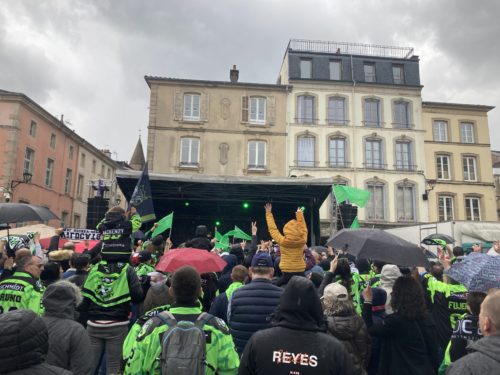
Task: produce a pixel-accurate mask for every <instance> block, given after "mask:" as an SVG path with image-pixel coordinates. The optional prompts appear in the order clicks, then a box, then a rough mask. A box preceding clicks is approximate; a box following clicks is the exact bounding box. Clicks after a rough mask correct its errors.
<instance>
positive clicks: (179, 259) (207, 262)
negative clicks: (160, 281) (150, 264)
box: [156, 247, 227, 273]
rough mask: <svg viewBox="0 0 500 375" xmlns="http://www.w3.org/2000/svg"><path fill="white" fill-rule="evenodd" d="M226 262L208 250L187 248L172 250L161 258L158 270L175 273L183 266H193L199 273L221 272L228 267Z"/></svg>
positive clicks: (157, 266)
mask: <svg viewBox="0 0 500 375" xmlns="http://www.w3.org/2000/svg"><path fill="white" fill-rule="evenodd" d="M226 264H227V263H226V261H225V260H224V259H222V258H221V257H220V256H218V255H217V254H213V253H210V252H208V251H206V250H200V249H193V248H190V247H188V248H185V249H172V250H170V251H169V252H167V253H166V254H165V255H163V256H162V257H161V258H160V262H159V263H158V264H157V265H156V270H157V271H161V272H175V271H176V270H177V269H179V268H181V267H182V266H191V267H194V268H196V269H197V270H198V272H199V273H207V272H219V271H222V270H223V269H224V267H225V266H226Z"/></svg>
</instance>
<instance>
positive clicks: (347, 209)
mask: <svg viewBox="0 0 500 375" xmlns="http://www.w3.org/2000/svg"><path fill="white" fill-rule="evenodd" d="M356 216H358V207H357V206H353V205H352V204H346V203H341V204H339V210H338V211H337V230H341V229H344V228H350V227H351V224H352V222H353V221H354V219H355V218H356ZM342 224H343V225H342Z"/></svg>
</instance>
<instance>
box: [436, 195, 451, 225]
mask: <svg viewBox="0 0 500 375" xmlns="http://www.w3.org/2000/svg"><path fill="white" fill-rule="evenodd" d="M453 217H454V213H453V197H452V196H449V195H440V196H439V197H438V218H439V221H450V220H453Z"/></svg>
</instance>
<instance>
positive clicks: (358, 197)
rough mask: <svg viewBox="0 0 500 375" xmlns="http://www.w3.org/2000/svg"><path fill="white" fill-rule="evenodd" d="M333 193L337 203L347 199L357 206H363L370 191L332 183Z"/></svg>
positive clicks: (368, 197)
mask: <svg viewBox="0 0 500 375" xmlns="http://www.w3.org/2000/svg"><path fill="white" fill-rule="evenodd" d="M333 193H334V194H335V199H336V200H337V204H339V203H342V202H344V201H346V200H348V201H349V202H351V203H353V204H355V205H357V206H359V207H364V206H365V205H366V202H368V200H369V199H370V196H371V193H370V191H368V190H363V189H357V188H353V187H351V186H344V185H334V186H333Z"/></svg>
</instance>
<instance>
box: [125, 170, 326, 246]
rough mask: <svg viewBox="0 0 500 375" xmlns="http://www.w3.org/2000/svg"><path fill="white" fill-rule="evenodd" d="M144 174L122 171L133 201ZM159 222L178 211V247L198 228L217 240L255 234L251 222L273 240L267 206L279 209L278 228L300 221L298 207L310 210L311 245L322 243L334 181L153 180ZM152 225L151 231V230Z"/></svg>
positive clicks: (173, 177)
mask: <svg viewBox="0 0 500 375" xmlns="http://www.w3.org/2000/svg"><path fill="white" fill-rule="evenodd" d="M140 175H141V172H140V171H131V170H118V171H117V181H118V185H119V186H120V189H121V190H122V192H123V194H124V195H125V197H126V198H127V200H129V199H130V197H131V195H132V193H133V191H134V188H135V185H136V184H137V181H138V179H139V177H140ZM149 178H150V182H151V192H152V195H153V202H154V208H155V213H156V217H157V220H159V219H161V218H162V217H163V216H165V215H168V214H169V213H170V212H172V211H174V221H173V229H172V235H171V238H172V241H173V243H174V245H178V244H179V243H181V242H184V241H185V240H186V239H188V238H191V237H192V236H193V234H194V230H195V227H196V226H197V225H201V224H203V225H206V226H207V227H208V229H209V231H210V232H211V233H212V234H213V232H214V228H215V227H217V228H218V230H219V232H221V233H225V232H227V231H228V230H231V229H233V228H234V226H235V225H237V226H238V227H240V228H241V229H242V230H244V231H245V232H246V233H248V234H250V226H251V221H257V226H258V237H259V238H260V239H267V238H270V236H269V232H268V230H267V225H266V221H265V211H264V204H265V203H266V202H271V203H272V204H273V214H274V217H275V220H276V224H277V226H278V228H279V229H280V230H281V229H282V228H283V225H284V224H285V223H286V222H287V221H288V220H290V219H292V218H294V217H295V214H294V212H295V211H296V209H297V207H304V209H305V211H304V214H305V218H306V222H307V227H308V229H309V243H310V244H313V245H314V244H317V242H318V241H319V239H320V223H319V208H320V207H321V205H322V204H323V202H324V200H325V199H326V198H327V196H328V195H329V194H330V192H331V189H332V180H331V179H329V178H328V179H313V178H270V177H265V178H262V177H261V178H257V177H218V176H199V175H185V174H183V175H179V174H156V173H152V174H150V176H149ZM151 225H152V223H148V224H146V225H145V226H146V227H147V226H151Z"/></svg>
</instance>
